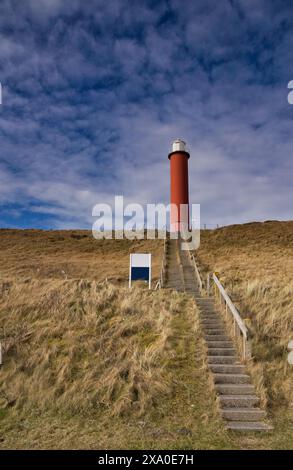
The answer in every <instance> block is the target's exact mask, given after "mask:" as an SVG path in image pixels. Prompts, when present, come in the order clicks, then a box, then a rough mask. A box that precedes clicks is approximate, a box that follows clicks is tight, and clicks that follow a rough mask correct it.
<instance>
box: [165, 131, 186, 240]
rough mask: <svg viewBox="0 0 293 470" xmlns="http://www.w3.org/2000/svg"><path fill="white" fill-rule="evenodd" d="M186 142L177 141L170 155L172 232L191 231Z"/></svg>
mask: <svg viewBox="0 0 293 470" xmlns="http://www.w3.org/2000/svg"><path fill="white" fill-rule="evenodd" d="M189 157H190V155H189V153H188V152H187V151H186V143H185V142H184V140H181V139H176V140H175V141H174V142H173V144H172V149H171V152H170V153H169V155H168V158H169V160H170V202H171V216H170V231H171V232H178V231H183V230H189V196H188V159H189Z"/></svg>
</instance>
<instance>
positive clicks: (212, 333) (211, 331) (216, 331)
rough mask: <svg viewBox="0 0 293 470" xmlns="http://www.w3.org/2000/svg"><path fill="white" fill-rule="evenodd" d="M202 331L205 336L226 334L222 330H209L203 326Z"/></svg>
mask: <svg viewBox="0 0 293 470" xmlns="http://www.w3.org/2000/svg"><path fill="white" fill-rule="evenodd" d="M203 329H204V332H205V334H207V335H220V336H222V335H225V334H226V331H225V329H224V328H216V329H215V328H210V327H205V326H203Z"/></svg>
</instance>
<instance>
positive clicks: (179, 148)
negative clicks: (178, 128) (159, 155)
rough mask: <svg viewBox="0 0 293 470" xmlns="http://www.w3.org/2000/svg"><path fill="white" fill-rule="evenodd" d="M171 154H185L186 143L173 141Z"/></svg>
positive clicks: (179, 140)
mask: <svg viewBox="0 0 293 470" xmlns="http://www.w3.org/2000/svg"><path fill="white" fill-rule="evenodd" d="M172 152H186V142H184V140H181V139H176V140H174V142H173V144H172Z"/></svg>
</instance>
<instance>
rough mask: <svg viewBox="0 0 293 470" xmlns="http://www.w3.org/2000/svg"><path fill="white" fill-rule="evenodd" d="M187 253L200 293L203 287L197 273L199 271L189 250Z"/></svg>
mask: <svg viewBox="0 0 293 470" xmlns="http://www.w3.org/2000/svg"><path fill="white" fill-rule="evenodd" d="M188 253H189V257H190V259H191V261H192V262H193V267H194V271H195V275H196V278H197V283H198V286H199V290H200V291H201V290H202V286H203V281H202V279H201V276H200V272H199V269H198V267H197V264H196V261H195V257H194V255H193V254H191V252H190V250H188Z"/></svg>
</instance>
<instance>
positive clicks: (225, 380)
mask: <svg viewBox="0 0 293 470" xmlns="http://www.w3.org/2000/svg"><path fill="white" fill-rule="evenodd" d="M214 381H215V383H216V384H248V383H250V377H249V375H246V374H218V373H216V374H214Z"/></svg>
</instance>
